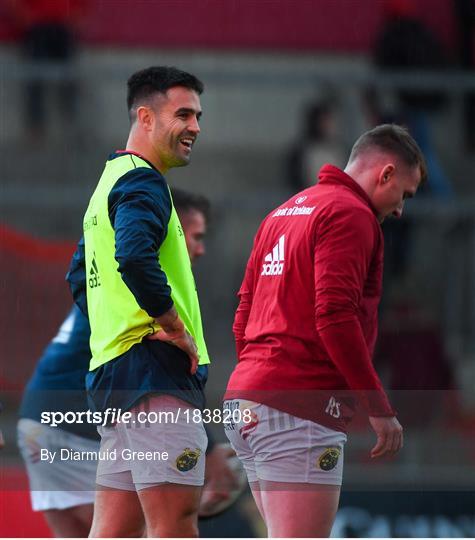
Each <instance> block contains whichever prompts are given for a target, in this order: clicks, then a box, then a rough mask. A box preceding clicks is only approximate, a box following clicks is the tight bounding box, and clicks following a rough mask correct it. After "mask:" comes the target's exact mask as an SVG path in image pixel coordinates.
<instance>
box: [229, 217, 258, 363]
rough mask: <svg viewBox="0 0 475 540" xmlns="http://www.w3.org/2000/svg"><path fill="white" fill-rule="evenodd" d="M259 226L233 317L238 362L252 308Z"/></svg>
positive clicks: (244, 342) (244, 343)
mask: <svg viewBox="0 0 475 540" xmlns="http://www.w3.org/2000/svg"><path fill="white" fill-rule="evenodd" d="M262 226H263V224H262V225H261V227H260V229H259V231H258V232H257V234H256V237H255V239H254V247H253V250H252V252H251V255H250V256H249V260H248V261H247V265H246V271H245V273H244V279H243V281H242V284H241V288H240V289H239V292H238V297H239V305H238V307H237V310H236V314H235V316H234V323H233V333H234V340H235V342H236V354H237V357H238V360H239V357H240V355H241V352H242V350H243V348H244V346H245V345H246V339H245V333H246V326H247V321H248V319H249V313H250V311H251V307H252V299H253V296H254V288H255V246H256V243H257V240H258V238H259V235H260V231H261V230H262Z"/></svg>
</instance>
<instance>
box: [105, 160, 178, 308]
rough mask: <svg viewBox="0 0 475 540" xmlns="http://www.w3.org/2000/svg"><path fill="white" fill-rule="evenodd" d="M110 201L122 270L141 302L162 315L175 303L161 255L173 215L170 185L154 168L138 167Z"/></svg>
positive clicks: (111, 216) (124, 277)
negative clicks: (161, 247) (161, 262)
mask: <svg viewBox="0 0 475 540" xmlns="http://www.w3.org/2000/svg"><path fill="white" fill-rule="evenodd" d="M108 202H109V217H110V221H111V224H112V227H113V229H114V232H115V259H116V261H117V262H118V264H119V266H118V271H119V272H120V274H121V276H122V279H123V281H124V283H125V284H126V285H127V287H128V288H129V290H130V291H131V292H132V294H133V295H134V297H135V299H136V300H137V303H138V304H139V306H140V307H141V308H142V309H144V310H145V311H146V312H147V313H148V314H149V315H150V316H151V317H159V316H160V315H163V313H165V312H166V311H168V310H169V309H170V308H171V307H172V306H173V301H172V298H171V289H170V286H169V285H168V280H167V276H166V274H165V272H164V271H163V270H162V268H161V266H160V262H159V255H158V257H157V253H158V254H159V252H160V246H161V245H162V243H163V241H164V240H165V238H166V235H167V230H168V222H169V220H170V216H171V209H172V203H171V199H170V193H169V191H168V186H167V184H166V183H165V181H164V179H163V178H161V177H159V176H158V175H157V173H156V172H155V171H153V170H152V169H148V168H137V169H134V170H132V171H130V172H129V173H127V174H126V175H124V176H123V177H122V178H121V179H120V180H119V181H118V182H117V183H116V185H115V186H114V188H113V189H112V190H111V192H110V194H109V201H108Z"/></svg>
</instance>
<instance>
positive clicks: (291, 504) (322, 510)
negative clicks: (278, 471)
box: [260, 481, 340, 538]
mask: <svg viewBox="0 0 475 540" xmlns="http://www.w3.org/2000/svg"><path fill="white" fill-rule="evenodd" d="M260 487H261V489H260V494H261V500H262V506H263V511H264V514H265V516H266V519H265V521H266V525H267V529H268V534H269V537H272V538H281V537H290V538H308V537H317V538H324V537H328V536H330V533H331V529H332V525H333V521H334V519H335V515H336V511H337V509H338V501H339V498H340V487H339V486H335V485H323V484H307V483H306V484H300V483H289V482H285V483H283V482H272V481H261V482H260Z"/></svg>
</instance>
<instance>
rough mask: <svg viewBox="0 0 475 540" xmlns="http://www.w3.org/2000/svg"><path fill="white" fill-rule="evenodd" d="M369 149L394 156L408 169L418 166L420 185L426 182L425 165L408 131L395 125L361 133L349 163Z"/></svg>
mask: <svg viewBox="0 0 475 540" xmlns="http://www.w3.org/2000/svg"><path fill="white" fill-rule="evenodd" d="M371 148H379V149H380V150H383V151H386V152H389V153H392V154H395V155H396V156H397V157H399V158H400V159H401V160H402V161H403V162H404V163H405V164H406V165H408V166H409V167H416V166H419V168H420V171H421V184H423V183H424V182H425V181H426V180H427V165H426V162H425V159H424V155H423V154H422V151H421V149H420V148H419V145H418V144H417V143H416V141H415V140H414V139H413V138H412V136H411V134H410V133H409V131H408V130H407V129H406V128H405V127H402V126H398V125H397V124H381V125H379V126H376V127H375V128H373V129H371V130H370V131H367V132H366V133H363V135H361V137H360V138H359V139H358V140H357V141H356V142H355V144H354V145H353V148H352V150H351V154H350V159H349V162H350V163H351V162H352V161H353V160H354V159H355V158H357V157H358V156H359V155H361V154H363V153H364V152H366V151H367V150H369V149H371Z"/></svg>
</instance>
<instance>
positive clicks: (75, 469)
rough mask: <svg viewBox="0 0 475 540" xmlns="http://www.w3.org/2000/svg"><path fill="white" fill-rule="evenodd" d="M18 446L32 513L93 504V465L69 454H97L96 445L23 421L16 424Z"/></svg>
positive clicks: (63, 432)
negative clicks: (24, 470)
mask: <svg viewBox="0 0 475 540" xmlns="http://www.w3.org/2000/svg"><path fill="white" fill-rule="evenodd" d="M18 446H19V448H20V451H21V454H22V457H23V459H24V461H25V465H26V470H27V474H28V480H29V484H30V494H31V501H32V507H33V510H35V511H47V510H65V509H67V508H73V507H76V506H79V505H86V504H92V503H93V502H94V488H95V477H96V461H95V460H86V459H81V460H74V459H70V458H69V456H70V454H71V453H72V452H97V450H98V449H99V443H98V442H97V441H94V440H91V439H86V438H84V437H80V436H78V435H75V434H73V433H70V432H67V431H64V430H61V429H58V428H52V427H50V426H45V425H42V424H41V423H39V422H36V421H34V420H30V419H26V418H23V419H21V420H20V421H19V422H18ZM45 453H47V456H45V455H44V454H45Z"/></svg>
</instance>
